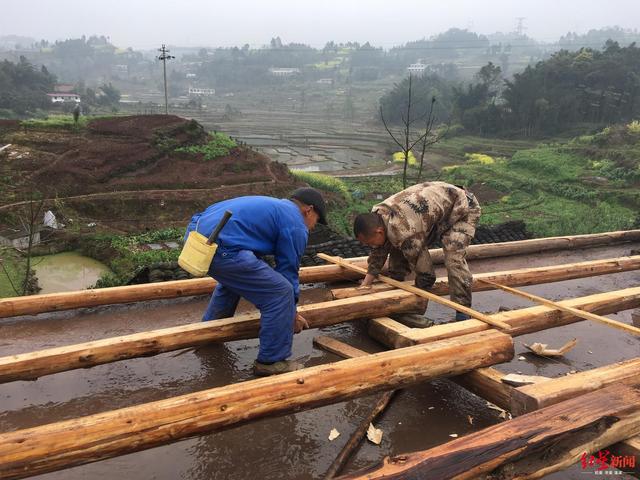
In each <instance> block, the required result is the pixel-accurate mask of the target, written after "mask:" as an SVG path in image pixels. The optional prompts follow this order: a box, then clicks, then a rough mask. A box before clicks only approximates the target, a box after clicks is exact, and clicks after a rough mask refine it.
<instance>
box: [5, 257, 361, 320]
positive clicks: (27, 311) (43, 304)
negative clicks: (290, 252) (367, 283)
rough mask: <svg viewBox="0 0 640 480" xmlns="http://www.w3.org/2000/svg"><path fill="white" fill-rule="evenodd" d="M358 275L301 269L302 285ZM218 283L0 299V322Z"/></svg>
mask: <svg viewBox="0 0 640 480" xmlns="http://www.w3.org/2000/svg"><path fill="white" fill-rule="evenodd" d="M357 277H358V275H357V274H355V273H351V272H348V273H347V274H346V275H345V272H344V271H342V270H341V269H340V268H339V267H336V266H335V265H322V266H319V267H303V268H301V269H300V282H301V283H315V282H325V281H332V280H333V281H335V280H341V279H345V278H347V279H349V278H357ZM216 285H217V282H216V281H215V280H214V279H213V278H211V277H205V278H191V279H189V280H173V281H169V282H160V283H145V284H142V285H127V286H123V287H109V288H97V289H90V290H79V291H75V292H59V293H47V294H41V295H30V296H26V297H12V298H3V299H0V318H3V317H12V316H19V315H34V314H37V313H42V312H55V311H62V310H70V309H74V308H82V307H95V306H99V305H111V304H118V303H131V302H141V301H145V300H160V299H166V298H177V297H188V296H192V295H206V294H210V293H211V292H212V291H213V289H214V288H215V286H216Z"/></svg>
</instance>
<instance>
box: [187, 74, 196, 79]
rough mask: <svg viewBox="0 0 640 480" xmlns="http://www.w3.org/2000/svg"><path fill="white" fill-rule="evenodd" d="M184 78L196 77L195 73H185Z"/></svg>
mask: <svg viewBox="0 0 640 480" xmlns="http://www.w3.org/2000/svg"><path fill="white" fill-rule="evenodd" d="M186 78H196V74H195V73H187V75H186Z"/></svg>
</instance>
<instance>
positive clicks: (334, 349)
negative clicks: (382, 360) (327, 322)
mask: <svg viewBox="0 0 640 480" xmlns="http://www.w3.org/2000/svg"><path fill="white" fill-rule="evenodd" d="M313 344H314V345H315V346H316V347H318V348H322V349H323V350H326V351H327V352H331V353H333V354H335V355H338V356H340V357H342V358H357V357H365V356H367V355H370V354H369V353H368V352H365V351H364V350H360V349H359V348H356V347H352V346H351V345H348V344H346V343H344V342H341V341H340V340H336V339H335V338H331V337H327V336H326V335H318V336H317V337H314V338H313Z"/></svg>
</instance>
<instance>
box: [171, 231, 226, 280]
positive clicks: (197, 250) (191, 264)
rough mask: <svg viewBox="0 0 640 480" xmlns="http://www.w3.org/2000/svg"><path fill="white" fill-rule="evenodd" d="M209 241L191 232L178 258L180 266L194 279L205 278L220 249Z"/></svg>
mask: <svg viewBox="0 0 640 480" xmlns="http://www.w3.org/2000/svg"><path fill="white" fill-rule="evenodd" d="M208 241H209V239H208V238H207V237H205V236H204V235H202V234H201V233H198V232H196V231H195V230H193V231H191V232H189V236H188V237H187V241H186V242H185V244H184V247H182V252H180V257H178V265H180V266H181V267H182V268H183V269H184V270H186V271H187V272H189V273H190V274H191V275H193V276H194V277H204V276H205V275H206V274H207V272H208V271H209V267H210V266H211V262H212V261H213V256H214V255H215V254H216V250H217V249H218V245H217V244H215V243H212V244H209V243H208ZM174 258H175V257H174Z"/></svg>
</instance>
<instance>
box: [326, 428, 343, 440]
mask: <svg viewBox="0 0 640 480" xmlns="http://www.w3.org/2000/svg"><path fill="white" fill-rule="evenodd" d="M339 436H340V432H339V431H338V430H336V429H335V428H332V429H331V432H329V441H330V442H333V441H334V440H335V439H336V438H338V437H339Z"/></svg>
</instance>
